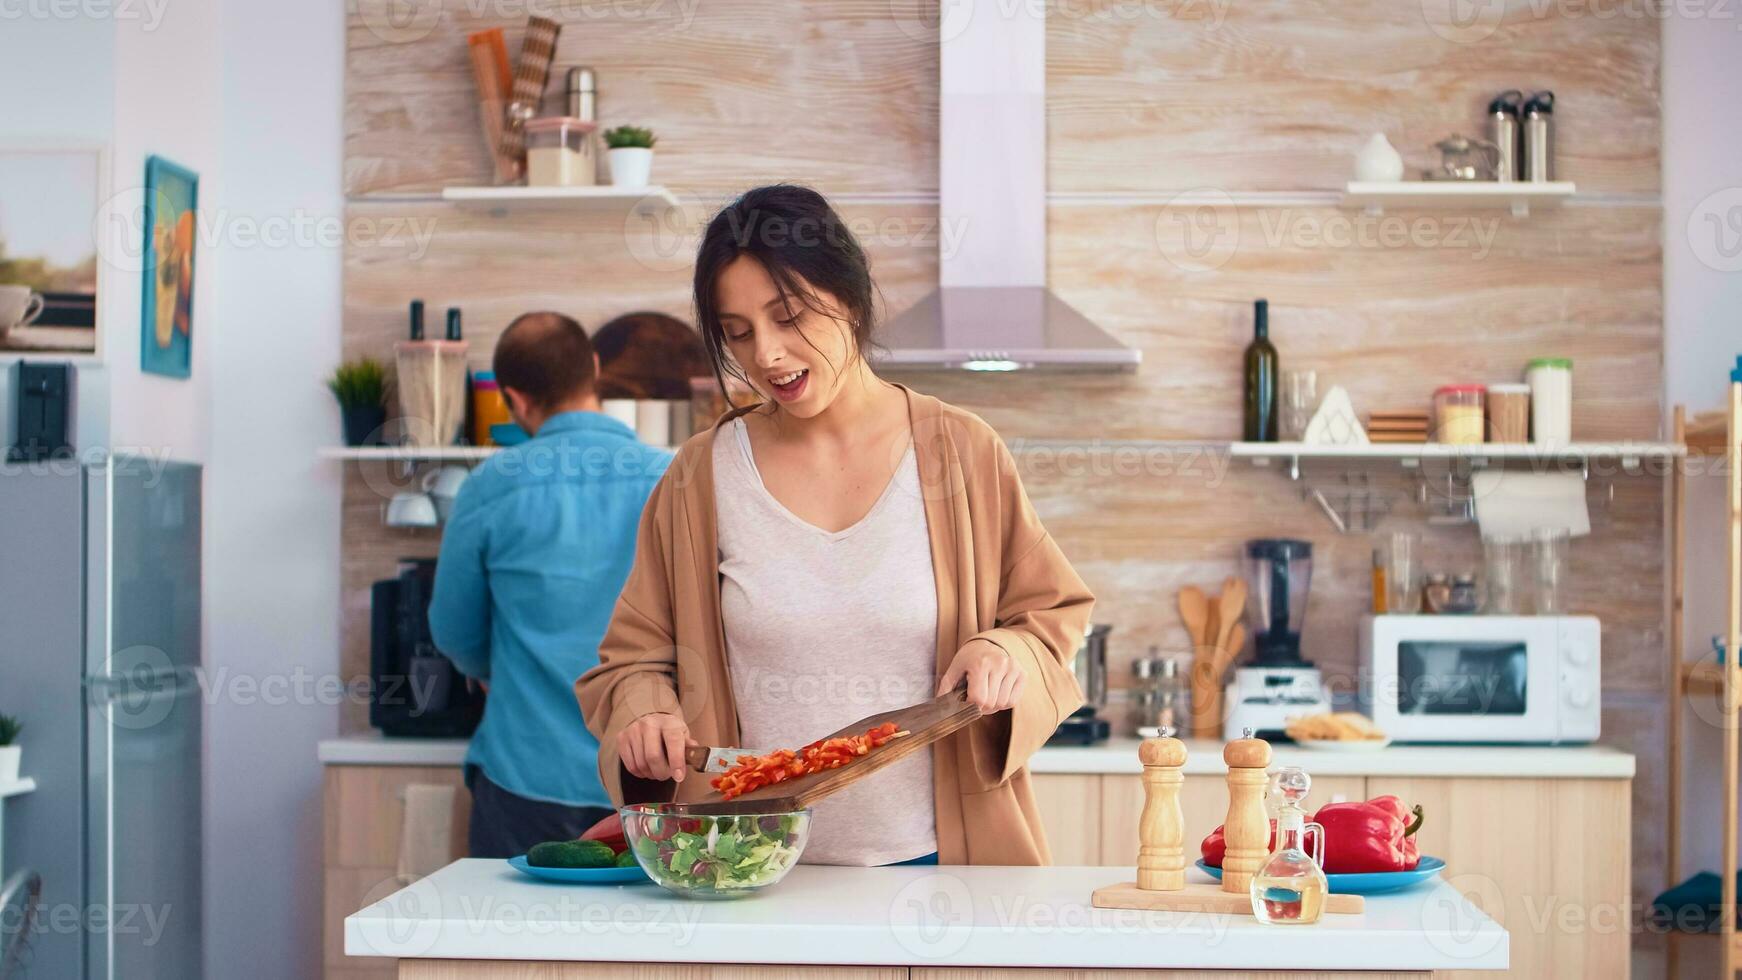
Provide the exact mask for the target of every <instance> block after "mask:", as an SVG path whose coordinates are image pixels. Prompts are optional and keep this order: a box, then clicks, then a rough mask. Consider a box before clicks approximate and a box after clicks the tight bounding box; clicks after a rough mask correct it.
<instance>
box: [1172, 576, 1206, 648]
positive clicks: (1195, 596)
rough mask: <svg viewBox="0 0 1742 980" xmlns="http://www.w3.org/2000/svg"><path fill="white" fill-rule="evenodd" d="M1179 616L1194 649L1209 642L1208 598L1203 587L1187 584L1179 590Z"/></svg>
mask: <svg viewBox="0 0 1742 980" xmlns="http://www.w3.org/2000/svg"><path fill="white" fill-rule="evenodd" d="M1179 618H1180V619H1181V620H1183V621H1184V622H1185V624H1186V633H1187V634H1188V635H1189V636H1191V638H1192V648H1193V650H1194V651H1195V650H1196V649H1197V648H1198V647H1201V646H1204V645H1205V644H1207V643H1209V642H1210V641H1209V633H1210V600H1209V598H1208V597H1207V596H1205V595H1204V590H1203V589H1200V588H1198V587H1197V586H1195V585H1188V586H1186V587H1185V588H1183V589H1181V590H1179Z"/></svg>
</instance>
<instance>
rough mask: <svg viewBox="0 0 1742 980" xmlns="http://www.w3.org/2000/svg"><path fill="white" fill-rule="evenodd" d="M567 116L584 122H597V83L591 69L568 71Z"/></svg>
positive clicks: (571, 69) (572, 69)
mask: <svg viewBox="0 0 1742 980" xmlns="http://www.w3.org/2000/svg"><path fill="white" fill-rule="evenodd" d="M569 115H570V116H573V117H574V118H576V119H580V120H582V121H584V122H598V121H599V83H598V79H597V78H595V77H594V75H593V69H591V68H570V69H569Z"/></svg>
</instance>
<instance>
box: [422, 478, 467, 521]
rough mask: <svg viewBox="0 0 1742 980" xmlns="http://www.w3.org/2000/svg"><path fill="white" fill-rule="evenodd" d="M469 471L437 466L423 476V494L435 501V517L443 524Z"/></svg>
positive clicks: (451, 510)
mask: <svg viewBox="0 0 1742 980" xmlns="http://www.w3.org/2000/svg"><path fill="white" fill-rule="evenodd" d="M470 472H471V471H469V470H467V469H466V468H465V467H464V466H438V467H436V468H435V469H433V470H430V471H429V472H428V473H425V474H424V475H423V492H424V493H427V494H429V495H430V496H431V497H432V498H434V500H435V508H436V515H437V516H438V517H440V518H441V519H442V520H443V521H444V522H445V521H447V519H448V515H449V514H450V513H452V512H453V509H454V498H455V497H458V496H459V495H460V485H461V484H463V483H465V482H466V476H467V475H468V474H469V473H470Z"/></svg>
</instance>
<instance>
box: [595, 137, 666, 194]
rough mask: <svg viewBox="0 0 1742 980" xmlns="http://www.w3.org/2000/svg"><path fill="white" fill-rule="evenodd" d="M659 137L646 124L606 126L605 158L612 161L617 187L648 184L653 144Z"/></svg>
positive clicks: (612, 175)
mask: <svg viewBox="0 0 1742 980" xmlns="http://www.w3.org/2000/svg"><path fill="white" fill-rule="evenodd" d="M658 141H659V140H658V138H657V137H655V136H654V135H653V130H651V129H647V128H646V127H643V126H618V127H616V128H614V129H607V130H605V146H606V147H607V149H606V150H605V159H606V160H607V161H608V162H609V163H610V164H611V184H612V186H614V187H646V186H647V176H648V174H649V173H651V172H652V170H653V144H654V143H657V142H658Z"/></svg>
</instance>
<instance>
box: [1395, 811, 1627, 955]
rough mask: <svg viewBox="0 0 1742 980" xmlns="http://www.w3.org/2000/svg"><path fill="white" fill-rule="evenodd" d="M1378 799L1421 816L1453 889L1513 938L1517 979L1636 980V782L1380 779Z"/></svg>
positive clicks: (1426, 845) (1424, 843) (1429, 850)
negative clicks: (1632, 972)
mask: <svg viewBox="0 0 1742 980" xmlns="http://www.w3.org/2000/svg"><path fill="white" fill-rule="evenodd" d="M1368 788H1369V789H1370V790H1371V791H1372V792H1373V794H1374V795H1381V794H1386V793H1390V794H1395V795H1397V796H1400V797H1402V798H1403V800H1404V801H1405V802H1406V803H1409V804H1410V805H1412V806H1413V805H1415V804H1417V803H1419V804H1421V806H1422V809H1423V811H1424V819H1423V821H1422V825H1421V830H1420V831H1418V832H1417V836H1418V837H1419V838H1420V839H1421V852H1422V854H1423V855H1431V856H1433V857H1438V858H1441V859H1443V860H1444V861H1445V862H1446V871H1445V878H1446V880H1447V881H1449V882H1451V883H1452V884H1453V885H1454V886H1456V887H1457V888H1458V889H1459V890H1460V891H1462V892H1463V893H1464V894H1465V895H1466V896H1468V897H1469V899H1470V900H1471V901H1472V902H1474V903H1475V904H1476V905H1478V906H1480V907H1481V909H1482V910H1483V911H1484V912H1486V913H1488V914H1489V915H1490V916H1493V917H1494V919H1495V920H1496V921H1498V922H1499V923H1500V924H1501V925H1503V926H1505V927H1506V930H1507V932H1508V933H1510V934H1511V961H1512V962H1511V969H1510V970H1509V971H1508V975H1510V976H1515V977H1550V976H1554V977H1597V976H1602V977H1625V976H1626V975H1627V971H1628V967H1629V947H1628V942H1629V937H1630V933H1629V923H1628V920H1627V908H1628V904H1627V903H1628V901H1629V890H1630V889H1631V887H1632V881H1631V877H1632V871H1631V868H1632V855H1631V850H1630V847H1631V845H1630V835H1631V823H1632V817H1631V812H1630V807H1631V798H1632V791H1631V786H1630V784H1629V782H1628V781H1627V780H1624V779H1393V778H1385V777H1380V776H1375V777H1373V778H1372V779H1370V780H1369V781H1368ZM1495 975H1496V974H1494V973H1476V972H1469V973H1452V974H1448V976H1457V977H1470V978H1472V980H1474V978H1478V977H1493V976H1495Z"/></svg>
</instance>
